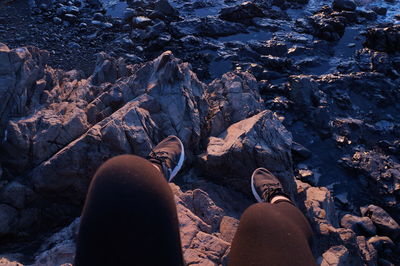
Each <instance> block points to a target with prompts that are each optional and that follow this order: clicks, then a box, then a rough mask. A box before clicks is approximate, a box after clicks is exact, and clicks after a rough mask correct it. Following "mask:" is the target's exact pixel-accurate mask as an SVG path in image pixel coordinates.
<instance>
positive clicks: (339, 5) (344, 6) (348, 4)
mask: <svg viewBox="0 0 400 266" xmlns="http://www.w3.org/2000/svg"><path fill="white" fill-rule="evenodd" d="M332 6H333V8H334V9H337V10H347V11H354V10H356V8H357V5H356V3H355V2H354V1H353V0H334V1H333V3H332Z"/></svg>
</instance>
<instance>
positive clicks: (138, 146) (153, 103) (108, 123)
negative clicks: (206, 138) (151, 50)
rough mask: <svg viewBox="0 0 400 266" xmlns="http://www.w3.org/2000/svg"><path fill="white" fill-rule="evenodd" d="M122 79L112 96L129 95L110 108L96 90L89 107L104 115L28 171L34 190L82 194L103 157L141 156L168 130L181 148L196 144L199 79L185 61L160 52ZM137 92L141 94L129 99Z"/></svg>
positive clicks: (200, 92) (199, 116)
mask: <svg viewBox="0 0 400 266" xmlns="http://www.w3.org/2000/svg"><path fill="white" fill-rule="evenodd" d="M125 82H127V83H123V84H121V85H117V86H116V88H115V89H116V90H119V92H118V94H116V96H117V97H118V98H119V99H120V101H122V102H125V101H129V100H130V99H133V100H131V101H130V102H128V103H127V104H125V105H124V106H123V107H122V108H120V109H118V111H116V112H114V113H112V111H113V110H112V109H111V110H110V108H106V106H104V103H106V101H105V100H103V98H102V97H103V96H102V95H100V96H99V99H100V101H99V102H96V100H95V101H92V103H93V104H94V105H93V106H91V107H90V112H94V113H100V111H101V109H105V111H108V112H109V113H108V114H107V113H106V114H107V115H108V117H107V118H106V119H104V120H102V121H100V122H99V123H97V124H95V125H94V126H92V127H91V128H90V129H89V130H88V131H87V132H85V133H84V134H83V135H82V136H80V137H79V138H77V139H76V140H74V141H73V142H71V143H70V144H68V145H67V146H65V147H62V148H61V149H60V150H59V151H58V152H57V153H55V154H54V155H53V156H52V157H51V158H49V159H47V160H46V161H44V162H43V163H41V164H40V165H39V166H38V167H36V168H35V169H34V170H33V172H32V178H33V183H34V185H35V189H36V190H39V191H42V192H48V193H56V191H60V190H64V189H66V188H67V187H68V188H69V189H68V191H70V192H71V193H72V194H70V193H68V192H66V191H64V193H63V195H64V196H67V195H68V196H67V198H70V199H71V200H73V199H74V201H76V200H79V199H82V198H83V197H84V195H85V191H86V188H87V184H88V181H89V178H90V177H91V176H92V175H93V173H94V171H95V169H97V167H98V166H99V165H100V164H101V163H102V162H103V161H104V160H106V159H107V158H110V157H112V156H114V155H117V154H121V153H133V154H137V155H141V156H146V155H147V153H148V152H149V151H150V149H151V146H152V145H153V143H157V142H158V141H159V140H160V139H161V138H162V136H167V135H171V134H174V135H177V136H179V137H180V139H181V140H182V141H183V143H184V144H185V146H186V147H190V145H192V144H194V145H197V143H198V142H199V140H200V135H201V124H202V123H203V122H202V117H204V116H205V113H206V106H205V101H203V100H202V97H203V96H202V95H203V92H204V84H202V83H200V82H199V81H198V80H197V78H196V77H195V75H194V74H193V73H192V72H191V71H190V69H189V68H188V65H187V64H181V62H180V61H179V60H177V59H175V58H174V57H173V55H172V54H171V53H170V52H166V53H164V54H163V55H161V56H160V57H159V58H157V59H156V60H154V61H152V62H150V63H147V64H145V65H144V66H143V67H142V68H140V69H138V70H137V72H136V75H134V76H131V77H130V78H128V80H127V81H125ZM126 84H128V85H126ZM111 90H112V89H111ZM143 93H147V94H144V95H142V96H140V97H138V98H136V99H134V97H135V95H141V94H143ZM106 96H107V94H106ZM98 108H100V110H99V109H98ZM103 112H104V111H103ZM200 113H202V114H200ZM82 156H88V157H87V159H84V158H82ZM85 158H86V157H85ZM66 169H68V170H67V171H66ZM73 191H74V192H73Z"/></svg>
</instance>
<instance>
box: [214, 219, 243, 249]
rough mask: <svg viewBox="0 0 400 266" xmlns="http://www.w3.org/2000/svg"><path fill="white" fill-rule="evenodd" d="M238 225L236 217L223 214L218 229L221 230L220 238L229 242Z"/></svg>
mask: <svg viewBox="0 0 400 266" xmlns="http://www.w3.org/2000/svg"><path fill="white" fill-rule="evenodd" d="M238 227H239V220H238V219H235V218H233V217H229V216H224V217H223V218H222V220H221V224H220V226H219V231H220V232H221V238H222V239H223V240H225V241H227V242H229V243H231V242H232V240H233V238H234V236H235V233H236V231H237V228H238Z"/></svg>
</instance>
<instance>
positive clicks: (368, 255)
mask: <svg viewBox="0 0 400 266" xmlns="http://www.w3.org/2000/svg"><path fill="white" fill-rule="evenodd" d="M357 244H358V248H359V250H360V252H361V255H362V257H363V259H364V261H365V262H366V263H367V265H371V266H372V265H376V264H377V258H378V253H377V252H376V249H375V248H374V246H373V245H372V244H370V243H368V242H367V240H366V239H365V237H364V236H357Z"/></svg>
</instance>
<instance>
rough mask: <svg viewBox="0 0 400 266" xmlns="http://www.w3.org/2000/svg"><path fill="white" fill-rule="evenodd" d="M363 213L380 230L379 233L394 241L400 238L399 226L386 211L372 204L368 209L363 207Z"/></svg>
mask: <svg viewBox="0 0 400 266" xmlns="http://www.w3.org/2000/svg"><path fill="white" fill-rule="evenodd" d="M361 213H362V215H363V216H366V217H369V218H370V219H371V220H372V222H373V223H374V224H375V225H376V227H377V229H378V233H381V234H384V235H387V236H390V237H392V238H393V239H396V238H397V237H399V236H400V226H399V224H398V223H397V222H396V221H395V220H394V219H393V218H392V217H391V216H390V215H389V214H388V213H387V212H386V211H385V210H384V209H382V208H380V207H378V206H376V205H372V204H371V205H369V206H368V207H361Z"/></svg>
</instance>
